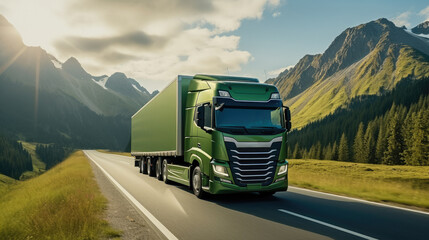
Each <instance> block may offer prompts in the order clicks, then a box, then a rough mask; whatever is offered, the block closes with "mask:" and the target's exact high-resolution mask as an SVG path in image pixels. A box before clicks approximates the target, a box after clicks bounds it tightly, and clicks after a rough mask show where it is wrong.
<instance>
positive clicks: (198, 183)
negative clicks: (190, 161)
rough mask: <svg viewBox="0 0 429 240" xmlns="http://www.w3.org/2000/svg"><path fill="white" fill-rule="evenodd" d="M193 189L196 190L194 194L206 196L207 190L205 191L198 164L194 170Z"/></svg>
mask: <svg viewBox="0 0 429 240" xmlns="http://www.w3.org/2000/svg"><path fill="white" fill-rule="evenodd" d="M192 190H193V191H194V194H195V196H197V198H203V197H204V193H205V192H204V191H203V181H202V177H201V169H200V167H199V166H196V167H195V168H194V171H193V172H192Z"/></svg>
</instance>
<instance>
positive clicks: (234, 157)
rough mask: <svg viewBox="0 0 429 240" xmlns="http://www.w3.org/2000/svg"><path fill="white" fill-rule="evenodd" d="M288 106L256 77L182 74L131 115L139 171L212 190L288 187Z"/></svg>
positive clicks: (266, 190) (269, 190) (270, 190)
mask: <svg viewBox="0 0 429 240" xmlns="http://www.w3.org/2000/svg"><path fill="white" fill-rule="evenodd" d="M290 119H291V118H290V111H289V108H287V107H285V106H283V103H282V100H281V98H280V94H279V92H278V90H277V88H276V87H275V86H272V85H268V84H262V83H259V82H258V80H257V79H255V78H244V77H232V76H214V75H195V76H193V77H192V76H181V75H180V76H178V77H177V78H176V79H175V80H174V81H173V82H172V83H171V84H170V85H168V86H167V87H166V88H165V89H164V90H163V91H161V92H160V93H159V94H158V95H157V96H156V97H154V98H153V99H152V100H151V101H150V102H148V103H147V104H146V105H144V106H143V107H142V108H141V109H140V110H139V111H138V112H137V113H135V114H134V115H133V116H132V117H131V155H133V156H134V157H135V166H136V167H139V168H140V172H141V173H143V174H148V175H149V176H156V178H158V179H159V180H162V181H164V182H166V183H168V182H170V181H174V182H177V183H181V184H184V185H187V186H189V187H190V188H191V189H192V190H193V192H194V194H195V195H196V196H197V197H199V198H201V197H203V196H204V195H205V194H206V193H211V194H221V193H233V192H259V193H260V194H261V195H272V194H274V193H275V192H277V191H286V190H287V188H288V162H287V160H286V151H287V132H288V131H289V130H290V129H291V120H290Z"/></svg>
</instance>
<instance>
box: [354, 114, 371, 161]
mask: <svg viewBox="0 0 429 240" xmlns="http://www.w3.org/2000/svg"><path fill="white" fill-rule="evenodd" d="M363 128H364V126H363V123H362V122H361V123H359V127H358V131H357V133H356V137H355V140H354V143H353V152H354V161H355V162H368V158H367V156H366V155H365V142H364V130H363Z"/></svg>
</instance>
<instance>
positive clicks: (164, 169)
mask: <svg viewBox="0 0 429 240" xmlns="http://www.w3.org/2000/svg"><path fill="white" fill-rule="evenodd" d="M167 164H168V161H167V159H164V160H163V161H162V180H163V181H164V182H165V184H169V183H170V180H168V179H167V174H168V166H167Z"/></svg>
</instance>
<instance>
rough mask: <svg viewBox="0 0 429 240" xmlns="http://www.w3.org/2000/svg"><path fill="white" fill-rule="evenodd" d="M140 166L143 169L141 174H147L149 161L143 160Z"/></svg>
mask: <svg viewBox="0 0 429 240" xmlns="http://www.w3.org/2000/svg"><path fill="white" fill-rule="evenodd" d="M140 166H141V169H142V171H141V173H143V174H147V159H146V160H145V159H142V161H141V163H140Z"/></svg>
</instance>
